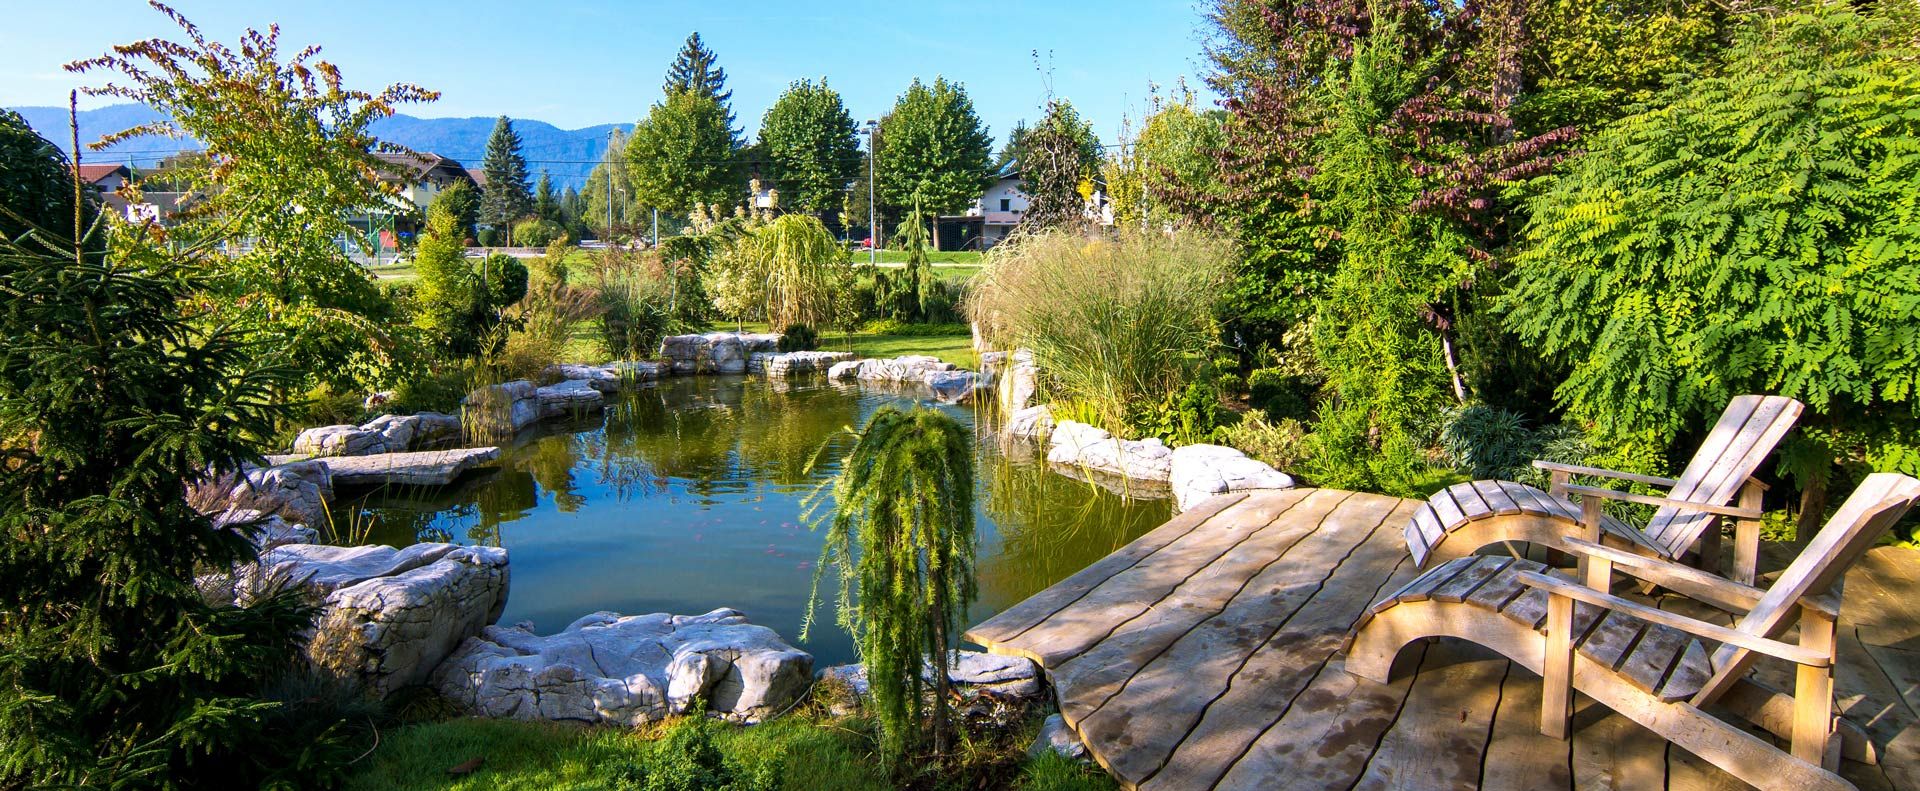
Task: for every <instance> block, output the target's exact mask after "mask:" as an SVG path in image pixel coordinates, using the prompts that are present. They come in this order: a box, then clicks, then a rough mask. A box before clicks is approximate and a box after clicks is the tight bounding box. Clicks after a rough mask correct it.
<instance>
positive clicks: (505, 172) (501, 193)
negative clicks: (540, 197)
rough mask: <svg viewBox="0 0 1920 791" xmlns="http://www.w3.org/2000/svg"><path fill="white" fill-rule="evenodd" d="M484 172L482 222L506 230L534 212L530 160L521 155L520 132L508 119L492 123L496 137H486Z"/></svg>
mask: <svg viewBox="0 0 1920 791" xmlns="http://www.w3.org/2000/svg"><path fill="white" fill-rule="evenodd" d="M481 169H482V170H483V171H484V172H485V173H486V174H487V185H486V187H485V189H484V193H483V194H484V197H483V198H482V199H481V201H480V221H481V222H485V223H488V224H490V225H492V226H493V227H494V228H496V229H500V230H502V231H504V230H505V229H507V228H509V227H511V226H512V225H513V222H514V221H515V220H518V219H520V218H521V217H525V216H527V213H528V212H530V211H532V210H533V196H532V194H531V193H530V192H529V191H528V189H527V160H526V157H523V156H521V155H520V133H518V132H515V131H513V121H512V120H510V119H508V118H507V117H506V116H504V115H503V116H500V120H498V121H495V122H494V124H493V136H492V137H489V138H487V158H486V162H485V163H484V164H483V165H482V166H481Z"/></svg>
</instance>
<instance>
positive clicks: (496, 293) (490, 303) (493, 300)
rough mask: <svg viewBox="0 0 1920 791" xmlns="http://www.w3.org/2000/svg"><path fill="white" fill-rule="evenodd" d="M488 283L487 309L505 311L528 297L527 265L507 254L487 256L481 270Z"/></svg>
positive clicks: (482, 278)
mask: <svg viewBox="0 0 1920 791" xmlns="http://www.w3.org/2000/svg"><path fill="white" fill-rule="evenodd" d="M480 279H481V280H482V281H483V282H485V283H486V289H487V307H488V308H491V309H493V310H505V309H506V308H509V307H512V306H513V305H515V304H517V303H519V302H520V300H521V299H524V298H525V297H526V296H527V265H526V264H523V263H520V259H518V258H515V257H513V256H510V255H507V254H506V253H494V254H493V255H490V256H487V260H486V261H485V262H484V263H483V266H482V267H481V270H480Z"/></svg>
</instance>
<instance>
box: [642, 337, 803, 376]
mask: <svg viewBox="0 0 1920 791" xmlns="http://www.w3.org/2000/svg"><path fill="white" fill-rule="evenodd" d="M779 350H780V335H779V333H752V332H709V333H704V334H699V335H670V336H668V337H666V338H663V339H661V341H660V357H661V358H662V359H664V360H666V361H667V362H668V364H669V365H670V366H671V368H672V370H673V373H674V374H675V375H677V376H686V375H688V374H703V373H722V374H742V373H746V372H747V358H748V357H749V356H751V355H753V354H754V353H755V352H777V351H779Z"/></svg>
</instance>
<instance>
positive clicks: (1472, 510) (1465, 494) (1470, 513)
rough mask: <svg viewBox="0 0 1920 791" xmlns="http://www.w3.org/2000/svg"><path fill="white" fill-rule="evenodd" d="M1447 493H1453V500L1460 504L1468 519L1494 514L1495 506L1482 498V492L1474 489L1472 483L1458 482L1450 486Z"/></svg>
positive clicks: (1483, 517)
mask: <svg viewBox="0 0 1920 791" xmlns="http://www.w3.org/2000/svg"><path fill="white" fill-rule="evenodd" d="M1447 494H1449V495H1452V496H1453V501H1454V502H1456V503H1459V504H1460V510H1461V512H1462V513H1465V514H1466V515H1467V518H1468V519H1485V518H1487V517H1489V516H1493V506H1492V505H1490V504H1488V503H1487V501H1486V500H1484V499H1481V497H1480V493H1479V492H1477V491H1474V488H1473V484H1471V483H1456V484H1454V485H1452V486H1449V487H1447Z"/></svg>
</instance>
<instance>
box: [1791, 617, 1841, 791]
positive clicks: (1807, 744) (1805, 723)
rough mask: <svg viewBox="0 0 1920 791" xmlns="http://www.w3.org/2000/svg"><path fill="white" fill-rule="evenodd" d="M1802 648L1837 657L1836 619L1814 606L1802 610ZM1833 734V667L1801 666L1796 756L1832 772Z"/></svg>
mask: <svg viewBox="0 0 1920 791" xmlns="http://www.w3.org/2000/svg"><path fill="white" fill-rule="evenodd" d="M1800 646H1801V647H1802V648H1811V649H1814V650H1816V651H1824V652H1825V653H1826V655H1827V657H1828V659H1829V661H1831V660H1832V658H1833V656H1834V654H1835V653H1836V652H1835V650H1834V639H1833V619H1832V618H1831V617H1828V616H1827V614H1826V613H1823V612H1820V611H1818V610H1815V609H1813V608H1811V607H1803V608H1801V610H1800ZM1832 735H1833V667H1832V665H1831V664H1829V665H1828V666H1827V667H1809V666H1806V665H1801V666H1799V667H1798V668H1797V669H1796V670H1795V672H1794V684H1793V757H1795V758H1798V759H1800V760H1802V761H1806V762H1807V763H1810V764H1814V765H1816V766H1822V767H1825V768H1827V769H1829V770H1832V769H1836V768H1838V767H1837V764H1829V763H1828V759H1829V758H1830V757H1833V756H1831V755H1830V754H1829V753H1830V751H1829V750H1828V749H1827V743H1828V740H1829V739H1830V737H1831V736H1832Z"/></svg>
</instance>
